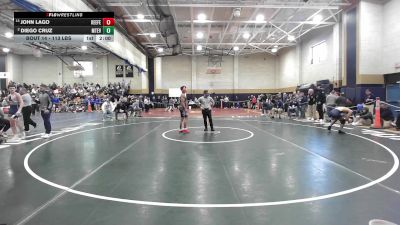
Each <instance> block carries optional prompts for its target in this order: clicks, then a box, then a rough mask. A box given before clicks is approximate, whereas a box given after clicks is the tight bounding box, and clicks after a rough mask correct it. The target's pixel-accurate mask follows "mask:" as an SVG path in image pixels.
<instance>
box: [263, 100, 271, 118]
mask: <svg viewBox="0 0 400 225" xmlns="http://www.w3.org/2000/svg"><path fill="white" fill-rule="evenodd" d="M271 110H272V105H271V102H270V101H269V100H268V99H265V100H264V102H263V104H262V113H261V115H262V116H270V115H271Z"/></svg>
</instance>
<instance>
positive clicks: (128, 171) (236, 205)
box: [0, 109, 400, 225]
mask: <svg viewBox="0 0 400 225" xmlns="http://www.w3.org/2000/svg"><path fill="white" fill-rule="evenodd" d="M222 112H224V113H222ZM153 113H154V114H157V115H158V116H159V117H154V118H151V117H144V118H130V119H128V120H127V121H125V120H121V121H113V122H102V121H101V114H99V113H80V114H54V115H53V118H52V120H53V128H54V129H53V130H54V131H55V133H54V136H53V137H51V138H50V139H48V140H43V139H39V138H38V133H40V132H42V130H41V128H42V127H43V125H42V124H41V127H40V128H38V129H37V130H34V131H32V132H31V133H29V135H28V136H29V137H28V140H26V141H25V142H23V143H18V144H15V143H5V144H3V145H1V146H0V147H1V149H0V184H1V185H0V224H8V225H9V224H17V225H21V224H32V225H33V224H35V225H38V224H46V225H48V224H57V225H64V224H65V225H71V224H74V225H79V224H81V225H89V224H91V225H103V224H104V225H110V224H112V225H127V224H141V225H143V224H151V225H168V224H170V225H189V224H190V225H195V224H199V225H200V224H201V225H205V224H218V225H258V224H260V225H261V224H263V225H264V224H273V225H288V224H296V225H310V224H323V225H338V224H343V225H366V224H368V221H370V220H371V219H376V218H378V219H385V220H389V221H393V222H397V223H399V222H400V213H399V208H400V191H399V190H400V173H399V171H398V170H397V169H398V166H399V160H398V158H397V156H396V154H397V155H399V154H400V148H399V143H400V142H399V141H400V134H395V133H390V132H386V131H379V132H376V131H371V130H367V129H365V128H359V127H352V126H347V127H346V128H347V129H345V130H346V131H347V134H344V135H340V134H338V133H337V132H335V131H332V132H331V133H328V131H327V130H326V124H316V123H312V122H304V121H294V120H288V119H281V120H279V119H275V120H270V119H267V118H264V117H254V115H255V113H253V111H248V110H242V109H241V110H226V111H219V112H216V115H215V116H216V118H215V119H214V123H215V126H216V130H217V131H216V132H214V133H211V132H204V131H203V127H202V126H203V124H202V119H201V118H200V114H199V112H197V111H195V112H193V114H192V115H193V116H191V117H190V119H189V125H190V127H192V128H191V133H190V134H179V133H178V132H177V130H176V128H177V126H178V123H179V122H178V118H177V115H178V113H177V112H173V113H168V112H161V111H158V112H157V111H153ZM154 114H153V115H154ZM163 115H164V117H165V118H162V117H161V116H163ZM237 115H241V116H240V117H239V116H237ZM34 120H36V121H39V122H40V123H41V119H40V118H39V117H34ZM334 129H335V128H334Z"/></svg>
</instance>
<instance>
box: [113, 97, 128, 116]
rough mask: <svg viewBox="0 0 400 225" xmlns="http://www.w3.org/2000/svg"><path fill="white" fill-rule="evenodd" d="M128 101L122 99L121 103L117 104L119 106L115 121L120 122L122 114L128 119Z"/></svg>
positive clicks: (116, 108)
mask: <svg viewBox="0 0 400 225" xmlns="http://www.w3.org/2000/svg"><path fill="white" fill-rule="evenodd" d="M127 101H128V100H127V98H121V99H120V101H119V102H118V103H117V106H116V107H115V109H114V112H115V120H118V114H120V113H123V114H125V119H128V109H129V105H128V102H127Z"/></svg>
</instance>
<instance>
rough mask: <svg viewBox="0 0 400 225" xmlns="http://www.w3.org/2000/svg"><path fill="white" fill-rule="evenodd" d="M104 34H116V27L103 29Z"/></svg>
mask: <svg viewBox="0 0 400 225" xmlns="http://www.w3.org/2000/svg"><path fill="white" fill-rule="evenodd" d="M103 34H114V27H103Z"/></svg>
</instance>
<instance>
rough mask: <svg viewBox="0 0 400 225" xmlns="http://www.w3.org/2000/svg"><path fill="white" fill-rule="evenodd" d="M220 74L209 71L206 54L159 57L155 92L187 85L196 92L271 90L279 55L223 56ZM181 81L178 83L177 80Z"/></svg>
mask: <svg viewBox="0 0 400 225" xmlns="http://www.w3.org/2000/svg"><path fill="white" fill-rule="evenodd" d="M222 60H223V62H222V71H221V74H207V73H206V71H207V67H208V57H206V56H194V57H191V56H170V57H162V58H156V60H155V82H156V85H155V86H156V87H155V90H156V93H167V92H168V89H169V88H174V87H177V86H180V85H186V86H188V87H189V89H190V90H191V91H193V93H200V92H202V90H204V89H210V90H211V91H213V92H216V93H252V92H266V91H268V92H270V91H271V90H272V91H273V90H274V89H275V74H276V71H275V67H276V65H275V63H276V57H274V56H272V55H269V54H254V55H248V56H240V57H237V56H224V57H223V59H222ZM177 81H178V83H177Z"/></svg>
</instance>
